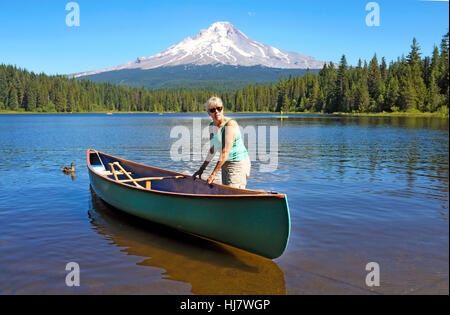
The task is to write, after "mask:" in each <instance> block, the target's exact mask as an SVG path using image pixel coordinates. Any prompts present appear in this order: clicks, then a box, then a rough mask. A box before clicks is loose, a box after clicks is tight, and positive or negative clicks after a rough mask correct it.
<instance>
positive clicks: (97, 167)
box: [92, 165, 132, 176]
mask: <svg viewBox="0 0 450 315" xmlns="http://www.w3.org/2000/svg"><path fill="white" fill-rule="evenodd" d="M92 168H93V169H94V171H95V172H96V173H97V174H99V175H102V176H111V175H113V173H112V172H111V171H108V170H105V168H104V167H103V165H92ZM127 173H128V175H131V174H132V173H131V172H127ZM116 174H117V175H124V174H123V172H122V171H116Z"/></svg>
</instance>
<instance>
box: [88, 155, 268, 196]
mask: <svg viewBox="0 0 450 315" xmlns="http://www.w3.org/2000/svg"><path fill="white" fill-rule="evenodd" d="M89 162H90V164H91V166H92V168H93V169H94V171H95V172H96V173H97V174H99V175H103V176H106V177H108V178H110V179H112V180H115V181H116V180H117V181H121V182H122V183H123V184H125V185H130V186H132V187H136V184H135V182H133V181H132V180H131V179H130V177H131V178H132V179H133V180H134V181H136V182H137V184H138V185H140V186H142V188H146V189H151V190H157V191H165V192H173V193H185V194H201V195H250V194H251V195H254V194H267V192H263V191H261V192H255V191H245V190H237V189H233V188H228V187H221V186H217V185H208V184H207V183H206V182H205V181H200V180H195V181H194V180H193V179H192V177H190V176H189V177H182V178H177V177H180V176H179V175H180V174H178V173H173V172H170V171H166V170H162V169H158V168H153V167H150V166H143V165H138V164H135V163H132V162H127V161H124V160H119V159H117V158H114V157H112V156H109V155H104V154H102V153H100V152H99V153H98V154H97V153H96V152H95V151H94V152H92V151H91V153H90V154H89ZM116 162H117V163H118V164H117V163H116ZM114 163H116V164H114ZM113 168H114V170H113ZM123 171H125V172H127V173H128V175H127V174H125V173H124V172H123ZM114 173H116V174H115V175H114ZM116 176H117V179H116ZM146 178H158V179H151V180H139V179H146ZM161 178H163V179H161ZM148 182H150V184H149V183H148Z"/></svg>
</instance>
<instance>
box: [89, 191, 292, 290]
mask: <svg viewBox="0 0 450 315" xmlns="http://www.w3.org/2000/svg"><path fill="white" fill-rule="evenodd" d="M89 217H90V219H91V224H92V225H93V226H94V229H95V230H96V231H97V232H98V233H99V234H101V235H105V236H107V237H108V239H109V240H111V241H112V244H114V245H116V246H118V247H121V248H124V249H122V251H124V252H126V253H127V254H128V255H134V256H139V257H142V258H143V259H142V261H140V262H139V263H138V265H140V266H149V267H158V268H163V269H164V270H165V271H166V272H164V273H163V276H162V279H167V280H174V281H181V282H185V283H189V284H190V285H191V286H192V288H191V292H192V293H194V294H255V295H260V294H286V287H285V280H284V274H283V272H282V271H281V270H280V268H279V267H278V266H277V264H275V263H274V262H273V261H271V260H268V259H265V258H262V257H259V256H256V255H253V254H249V253H247V252H244V251H242V250H239V249H235V248H232V247H230V246H227V245H224V244H219V243H216V242H213V241H209V240H206V239H202V238H200V237H196V236H193V235H189V234H186V233H183V232H180V231H177V230H174V229H171V228H167V227H164V226H162V225H159V224H155V223H151V222H148V221H144V220H141V219H139V218H135V217H132V216H130V215H127V214H125V213H123V212H121V211H120V210H118V209H116V208H114V207H112V206H110V205H108V204H106V203H105V202H103V201H102V200H101V199H100V198H99V197H98V196H97V195H96V194H95V192H94V191H93V190H92V188H91V204H90V209H89Z"/></svg>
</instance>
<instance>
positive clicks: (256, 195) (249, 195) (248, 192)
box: [86, 149, 286, 199]
mask: <svg viewBox="0 0 450 315" xmlns="http://www.w3.org/2000/svg"><path fill="white" fill-rule="evenodd" d="M95 152H97V153H98V154H100V155H104V156H108V157H110V158H113V159H116V160H118V161H122V162H125V163H128V164H133V165H136V166H140V167H145V168H149V169H153V170H157V171H163V172H168V173H171V174H174V175H179V176H186V175H185V174H182V173H178V172H174V171H169V170H165V169H161V168H157V167H153V166H148V165H145V164H140V163H136V162H133V161H129V160H125V159H122V158H119V157H116V156H113V155H110V154H106V153H103V152H100V151H96V150H91V149H88V150H87V152H86V161H87V167H88V169H89V171H90V172H91V173H92V174H94V175H95V176H97V177H99V178H102V179H104V180H107V181H109V182H111V183H114V184H116V185H120V186H122V187H126V188H129V189H133V190H140V191H142V192H146V193H156V194H164V195H172V196H180V197H197V198H261V199H264V198H279V199H285V198H286V195H284V194H280V193H269V192H261V191H256V190H250V189H239V188H233V187H229V186H226V185H222V184H217V183H213V184H212V185H214V186H218V187H221V188H223V189H226V190H232V191H235V192H238V193H239V192H246V194H233V195H208V194H189V193H178V192H169V191H162V190H153V189H151V190H148V189H145V188H140V187H136V186H131V185H127V184H125V183H121V182H118V181H116V180H114V179H111V178H109V177H107V176H106V175H101V174H98V173H97V172H95V170H94V169H93V167H92V165H91V161H90V155H91V154H92V153H95Z"/></svg>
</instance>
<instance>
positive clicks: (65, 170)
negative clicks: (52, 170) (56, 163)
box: [62, 163, 75, 175]
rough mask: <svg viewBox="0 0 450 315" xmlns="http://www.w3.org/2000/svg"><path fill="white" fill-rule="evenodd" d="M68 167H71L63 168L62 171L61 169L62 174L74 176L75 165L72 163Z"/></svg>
mask: <svg viewBox="0 0 450 315" xmlns="http://www.w3.org/2000/svg"><path fill="white" fill-rule="evenodd" d="M70 166H71V167H67V166H66V167H64V168H63V169H62V171H63V173H64V174H66V175H71V174H75V164H74V163H72V164H70Z"/></svg>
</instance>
